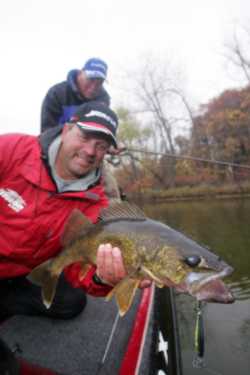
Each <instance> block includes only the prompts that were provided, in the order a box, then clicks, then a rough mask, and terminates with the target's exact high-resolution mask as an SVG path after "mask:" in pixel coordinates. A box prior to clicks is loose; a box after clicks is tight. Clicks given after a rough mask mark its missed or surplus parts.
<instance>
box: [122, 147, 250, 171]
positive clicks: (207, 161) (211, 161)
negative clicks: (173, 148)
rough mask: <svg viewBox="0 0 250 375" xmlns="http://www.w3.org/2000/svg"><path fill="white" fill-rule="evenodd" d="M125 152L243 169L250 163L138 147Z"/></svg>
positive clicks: (249, 166) (127, 149) (249, 167)
mask: <svg viewBox="0 0 250 375" xmlns="http://www.w3.org/2000/svg"><path fill="white" fill-rule="evenodd" d="M126 152H132V153H133V152H135V153H136V152H138V153H143V154H151V155H162V156H167V157H169V158H174V159H185V160H194V161H200V162H203V163H211V164H219V165H225V166H228V167H237V168H245V169H250V165H245V164H237V163H230V162H227V161H221V160H213V159H203V158H199V157H195V156H189V155H174V154H170V153H165V152H156V151H147V150H142V149H138V148H126V149H125V150H124V154H125V153H126Z"/></svg>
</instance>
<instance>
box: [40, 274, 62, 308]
mask: <svg viewBox="0 0 250 375" xmlns="http://www.w3.org/2000/svg"><path fill="white" fill-rule="evenodd" d="M58 279H59V277H58V276H54V277H50V279H48V280H46V281H45V283H44V284H43V286H42V299H43V303H44V305H45V306H46V308H47V309H49V308H50V306H51V304H52V302H53V300H54V297H55V294H56V287H57V284H58Z"/></svg>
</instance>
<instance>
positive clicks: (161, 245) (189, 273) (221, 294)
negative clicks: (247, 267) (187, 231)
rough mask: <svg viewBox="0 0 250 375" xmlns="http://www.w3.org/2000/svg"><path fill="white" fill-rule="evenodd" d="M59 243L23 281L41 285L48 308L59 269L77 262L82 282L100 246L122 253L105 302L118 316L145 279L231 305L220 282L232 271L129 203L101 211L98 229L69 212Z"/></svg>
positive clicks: (228, 296)
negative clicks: (122, 271)
mask: <svg viewBox="0 0 250 375" xmlns="http://www.w3.org/2000/svg"><path fill="white" fill-rule="evenodd" d="M62 242H63V246H64V249H63V250H62V252H61V253H60V254H58V255H57V256H56V257H54V258H51V259H49V260H48V261H46V262H44V263H43V264H41V265H39V266H37V267H36V268H34V270H33V271H32V272H31V273H30V274H29V276H28V278H29V280H31V281H32V282H33V283H35V284H37V285H40V286H41V288H42V297H43V302H44V304H45V305H46V307H47V308H49V307H50V305H51V303H52V301H53V298H54V296H55V291H56V286H57V282H58V278H59V276H60V274H61V272H62V271H63V269H64V268H65V267H66V266H68V265H70V264H72V263H74V262H79V261H80V262H81V263H82V277H84V275H85V274H86V272H87V271H88V269H89V267H90V265H94V264H95V263H96V254H97V248H98V246H99V245H100V244H103V243H110V244H111V245H112V246H117V247H119V248H120V249H121V251H122V257H123V261H124V264H125V267H126V270H127V274H128V275H127V276H126V277H125V278H124V279H123V280H121V281H120V282H119V283H118V284H117V285H116V286H115V287H114V288H113V289H112V291H111V292H110V293H109V294H108V296H107V297H106V299H107V300H110V299H111V298H112V297H113V296H114V297H115V299H116V302H117V305H118V308H119V313H120V315H121V316H123V315H124V314H125V313H126V312H127V311H128V309H129V307H130V306H131V303H132V301H133V297H134V295H135V292H136V289H137V288H138V285H139V284H140V281H141V280H143V279H145V278H146V279H150V280H152V281H153V282H154V283H155V284H156V286H158V287H163V286H168V287H175V288H176V289H177V290H179V291H181V292H184V293H189V294H190V295H192V296H194V297H195V298H196V299H197V300H199V301H202V300H205V301H213V302H220V303H231V302H233V301H234V299H233V296H232V294H231V293H230V291H229V290H228V289H227V287H226V286H225V284H224V283H223V282H222V281H221V278H223V277H225V276H228V275H230V274H231V273H232V271H233V268H232V267H230V266H229V265H228V264H227V263H226V262H224V261H223V260H221V259H220V258H219V257H218V256H217V255H215V254H214V253H212V252H211V251H209V250H208V249H206V248H204V247H202V246H200V245H199V244H198V243H196V242H195V241H193V240H191V239H190V238H188V237H186V236H185V235H183V234H182V233H180V232H178V231H176V230H174V229H172V228H170V227H169V226H167V225H165V224H163V223H161V222H159V221H156V220H151V219H149V218H148V217H147V216H145V214H144V213H143V212H142V211H141V210H140V209H139V208H138V207H137V206H135V205H132V204H130V203H128V202H117V203H114V204H113V205H111V206H109V207H108V208H106V209H104V210H103V211H102V213H101V217H100V221H99V222H98V223H97V224H93V223H91V222H90V221H89V220H88V219H87V218H86V217H85V216H84V215H83V214H82V213H81V212H80V211H79V210H73V211H72V214H71V216H70V217H69V219H68V221H67V223H66V225H65V229H64V234H63V238H62Z"/></svg>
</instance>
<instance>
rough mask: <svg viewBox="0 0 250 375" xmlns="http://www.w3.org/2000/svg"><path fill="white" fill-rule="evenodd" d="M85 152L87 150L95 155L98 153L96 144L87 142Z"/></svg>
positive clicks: (89, 153) (87, 152) (88, 153)
mask: <svg viewBox="0 0 250 375" xmlns="http://www.w3.org/2000/svg"><path fill="white" fill-rule="evenodd" d="M83 152H86V154H87V155H89V156H94V155H95V154H96V147H95V144H93V143H92V142H87V143H86V144H85V146H84V149H83Z"/></svg>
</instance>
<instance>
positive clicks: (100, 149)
mask: <svg viewBox="0 0 250 375" xmlns="http://www.w3.org/2000/svg"><path fill="white" fill-rule="evenodd" d="M96 148H97V150H98V151H102V152H107V151H108V148H109V147H108V146H107V145H97V146H96Z"/></svg>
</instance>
